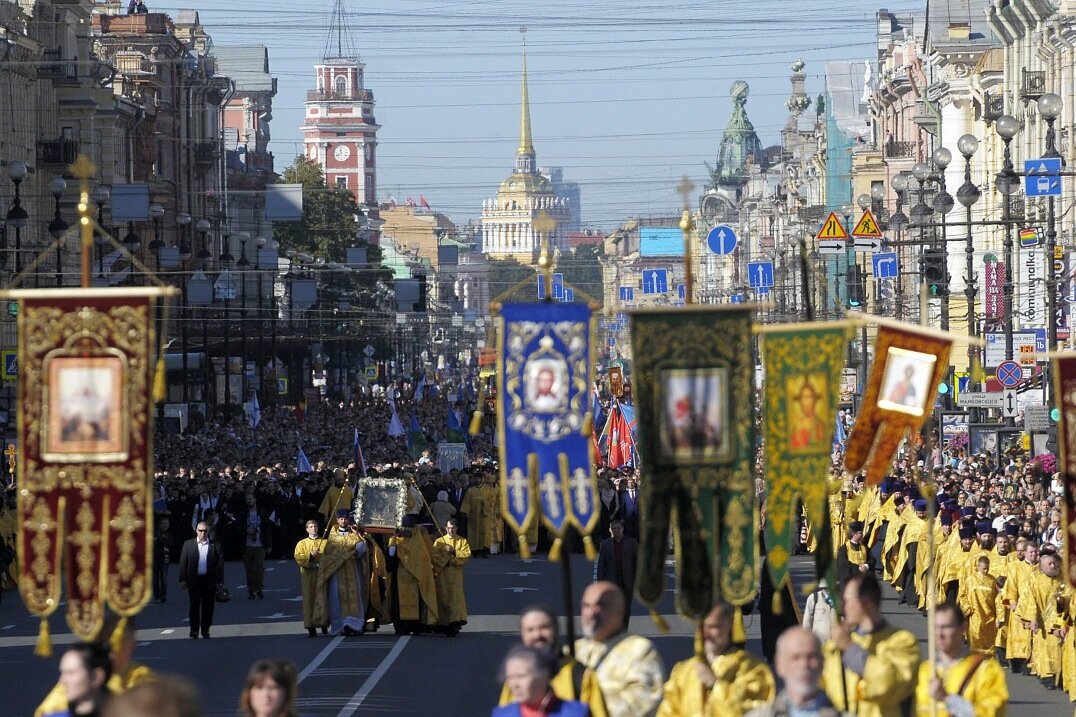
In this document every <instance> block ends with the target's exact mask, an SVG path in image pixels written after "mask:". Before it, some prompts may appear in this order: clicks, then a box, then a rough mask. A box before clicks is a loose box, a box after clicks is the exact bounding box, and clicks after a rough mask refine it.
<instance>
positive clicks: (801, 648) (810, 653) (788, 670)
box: [747, 627, 840, 717]
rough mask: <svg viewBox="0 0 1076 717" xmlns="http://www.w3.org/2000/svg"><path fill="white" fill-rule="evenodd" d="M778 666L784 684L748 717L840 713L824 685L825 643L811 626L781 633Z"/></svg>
mask: <svg viewBox="0 0 1076 717" xmlns="http://www.w3.org/2000/svg"><path fill="white" fill-rule="evenodd" d="M774 668H775V669H776V670H777V676H778V677H780V678H781V682H782V683H783V684H784V687H783V688H782V689H781V691H780V692H778V693H777V697H775V698H774V699H773V701H772V702H771V703H770V704H768V705H762V706H760V707H756V708H754V709H753V710H751V711H750V712H748V713H747V717H787V716H788V715H793V714H794V715H796V717H840V713H839V712H837V710H836V709H835V708H834V707H833V703H832V702H830V701H829V698H828V697H827V696H826V693H825V691H824V690H823V689H822V684H821V681H822V645H821V644H820V643H819V642H818V638H817V637H815V636H814V635H813V634H812V633H811V631H810V630H805V629H803V628H802V627H791V628H789V629H787V630H785V631H784V632H782V633H781V636H780V637H779V638H777V655H776V661H775V662H774Z"/></svg>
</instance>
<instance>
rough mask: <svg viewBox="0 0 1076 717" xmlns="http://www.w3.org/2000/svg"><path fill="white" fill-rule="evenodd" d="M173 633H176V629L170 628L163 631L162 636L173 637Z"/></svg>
mask: <svg viewBox="0 0 1076 717" xmlns="http://www.w3.org/2000/svg"><path fill="white" fill-rule="evenodd" d="M173 632H175V628H171V627H170V628H168V629H167V630H161V634H162V635H171V634H172V633H173Z"/></svg>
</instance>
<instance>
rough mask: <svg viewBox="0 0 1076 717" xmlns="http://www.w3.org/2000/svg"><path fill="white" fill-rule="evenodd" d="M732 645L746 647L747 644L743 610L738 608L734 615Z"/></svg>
mask: <svg viewBox="0 0 1076 717" xmlns="http://www.w3.org/2000/svg"><path fill="white" fill-rule="evenodd" d="M731 638H732V643H733V644H734V645H744V644H746V643H747V631H746V630H744V626H743V610H741V609H740V608H738V607H737V608H736V612H734V613H733V614H732V635H731Z"/></svg>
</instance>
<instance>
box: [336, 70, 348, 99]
mask: <svg viewBox="0 0 1076 717" xmlns="http://www.w3.org/2000/svg"><path fill="white" fill-rule="evenodd" d="M335 84H336V94H338V95H343V94H347V78H346V77H344V76H343V75H340V76H339V77H337V78H336V81H335Z"/></svg>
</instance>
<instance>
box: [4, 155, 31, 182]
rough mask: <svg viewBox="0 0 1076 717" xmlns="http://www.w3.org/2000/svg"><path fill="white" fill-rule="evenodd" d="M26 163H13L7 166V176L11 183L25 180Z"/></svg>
mask: <svg viewBox="0 0 1076 717" xmlns="http://www.w3.org/2000/svg"><path fill="white" fill-rule="evenodd" d="M27 171H29V170H27V169H26V162H21V161H18V160H16V161H14V162H11V163H10V164H8V166H7V176H8V178H9V179H10V180H11V181H12V182H21V181H22V180H24V179H26V173H27Z"/></svg>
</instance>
